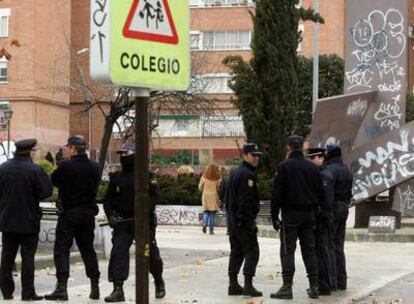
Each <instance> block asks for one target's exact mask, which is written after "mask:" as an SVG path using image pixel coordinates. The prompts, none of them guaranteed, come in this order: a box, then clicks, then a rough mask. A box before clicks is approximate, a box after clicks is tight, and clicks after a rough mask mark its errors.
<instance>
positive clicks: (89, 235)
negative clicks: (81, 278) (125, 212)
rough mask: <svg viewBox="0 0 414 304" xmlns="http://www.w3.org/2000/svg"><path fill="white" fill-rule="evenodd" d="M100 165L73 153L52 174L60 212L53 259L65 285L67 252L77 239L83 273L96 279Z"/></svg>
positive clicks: (94, 280) (59, 280) (57, 274)
mask: <svg viewBox="0 0 414 304" xmlns="http://www.w3.org/2000/svg"><path fill="white" fill-rule="evenodd" d="M72 138H74V137H71V138H69V140H68V142H69V144H70V143H71V140H72V141H73V144H74V145H82V143H84V141H83V139H82V140H81V141H79V142H78V141H77V140H78V139H76V138H75V139H72ZM101 174H102V170H101V166H100V165H99V164H98V163H97V162H95V161H92V160H89V159H88V157H87V155H85V154H83V155H75V156H72V157H71V158H70V159H69V160H64V161H61V162H60V163H59V166H58V168H57V169H56V170H55V171H54V172H53V173H52V183H53V185H54V186H55V187H57V188H58V189H59V199H60V201H61V205H62V208H63V213H62V214H60V215H59V219H58V222H57V226H56V240H55V246H54V261H55V266H56V277H57V280H58V283H59V282H61V283H64V284H66V282H67V280H68V278H69V253H70V248H71V247H72V244H73V239H75V240H76V244H77V245H78V248H79V251H80V253H81V256H82V259H83V262H84V264H85V269H86V275H87V277H88V278H90V279H91V281H93V282H97V281H99V276H100V273H99V268H98V259H97V256H96V252H95V249H94V246H93V241H94V238H95V234H94V230H95V215H96V213H97V206H96V200H95V199H96V192H97V189H98V186H99V182H100V180H101Z"/></svg>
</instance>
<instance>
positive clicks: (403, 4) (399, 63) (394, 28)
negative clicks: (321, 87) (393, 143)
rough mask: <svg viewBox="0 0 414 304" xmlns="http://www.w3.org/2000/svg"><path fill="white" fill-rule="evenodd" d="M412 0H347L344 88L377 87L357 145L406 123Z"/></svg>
mask: <svg viewBox="0 0 414 304" xmlns="http://www.w3.org/2000/svg"><path fill="white" fill-rule="evenodd" d="M407 12H408V9H407V0H396V1H389V0H362V1H361V0H349V1H347V22H346V29H347V35H346V44H345V45H346V50H345V86H344V87H345V93H353V92H361V91H365V90H374V91H377V92H378V94H377V100H376V102H375V103H372V104H371V105H370V106H369V108H368V109H367V111H366V117H365V118H364V122H363V124H362V126H361V127H360V129H359V131H358V133H357V136H356V138H355V142H354V146H355V147H359V146H362V145H365V144H366V143H367V142H368V141H369V140H371V139H372V138H375V137H377V136H379V135H381V134H385V133H386V132H388V131H392V130H396V129H398V128H400V127H401V125H402V124H403V122H404V119H405V96H406V93H407V81H406V73H407V28H408V25H407Z"/></svg>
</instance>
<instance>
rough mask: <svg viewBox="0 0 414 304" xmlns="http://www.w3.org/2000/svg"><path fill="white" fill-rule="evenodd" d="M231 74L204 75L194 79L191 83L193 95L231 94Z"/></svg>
mask: <svg viewBox="0 0 414 304" xmlns="http://www.w3.org/2000/svg"><path fill="white" fill-rule="evenodd" d="M229 81H231V76H230V75H229V74H204V75H198V76H196V77H193V79H192V80H191V83H190V90H191V92H192V93H198V94H231V93H233V91H232V90H231V89H230V88H229Z"/></svg>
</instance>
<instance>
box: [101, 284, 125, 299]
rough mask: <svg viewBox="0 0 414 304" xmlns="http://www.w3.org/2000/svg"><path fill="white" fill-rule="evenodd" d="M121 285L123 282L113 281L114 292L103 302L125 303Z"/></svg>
mask: <svg viewBox="0 0 414 304" xmlns="http://www.w3.org/2000/svg"><path fill="white" fill-rule="evenodd" d="M123 285H124V282H123V281H115V282H114V290H113V291H112V293H111V294H110V295H109V296H107V297H106V298H105V302H110V303H113V302H125V296H124V289H123V288H122V286H123Z"/></svg>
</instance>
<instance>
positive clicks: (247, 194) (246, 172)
mask: <svg viewBox="0 0 414 304" xmlns="http://www.w3.org/2000/svg"><path fill="white" fill-rule="evenodd" d="M256 170H257V169H256V168H255V167H253V166H252V165H250V164H249V163H248V162H246V161H243V163H242V164H241V165H240V166H239V167H238V168H237V169H236V170H235V171H234V173H233V174H232V175H231V177H230V208H229V209H230V210H229V211H230V214H229V215H230V223H231V225H233V226H234V227H235V226H239V225H243V226H250V225H252V224H253V223H254V222H255V220H256V217H257V214H258V213H259V210H260V196H259V189H258V188H257V176H256Z"/></svg>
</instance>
